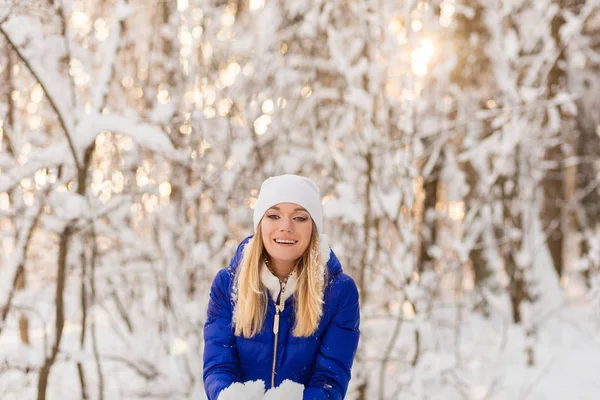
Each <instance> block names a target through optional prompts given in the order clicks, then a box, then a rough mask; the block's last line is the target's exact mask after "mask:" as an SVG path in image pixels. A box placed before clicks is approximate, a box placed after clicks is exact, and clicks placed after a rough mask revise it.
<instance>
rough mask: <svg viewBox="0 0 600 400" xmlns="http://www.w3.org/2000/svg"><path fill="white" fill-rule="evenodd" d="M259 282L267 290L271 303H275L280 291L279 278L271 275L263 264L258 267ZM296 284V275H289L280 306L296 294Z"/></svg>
mask: <svg viewBox="0 0 600 400" xmlns="http://www.w3.org/2000/svg"><path fill="white" fill-rule="evenodd" d="M260 281H261V282H262V284H263V285H265V287H266V288H267V289H268V290H269V294H270V295H271V298H272V299H273V301H277V296H279V291H280V290H281V286H280V284H279V278H278V277H276V276H275V275H273V273H272V272H271V271H270V270H269V268H267V266H266V265H265V263H264V262H263V263H262V265H261V266H260ZM297 283H298V279H297V278H296V274H291V275H290V276H289V277H288V280H287V282H286V284H285V291H284V292H283V295H282V296H281V304H282V305H284V304H285V301H286V300H287V299H289V298H290V297H291V296H292V295H293V294H294V293H295V292H296V286H297Z"/></svg>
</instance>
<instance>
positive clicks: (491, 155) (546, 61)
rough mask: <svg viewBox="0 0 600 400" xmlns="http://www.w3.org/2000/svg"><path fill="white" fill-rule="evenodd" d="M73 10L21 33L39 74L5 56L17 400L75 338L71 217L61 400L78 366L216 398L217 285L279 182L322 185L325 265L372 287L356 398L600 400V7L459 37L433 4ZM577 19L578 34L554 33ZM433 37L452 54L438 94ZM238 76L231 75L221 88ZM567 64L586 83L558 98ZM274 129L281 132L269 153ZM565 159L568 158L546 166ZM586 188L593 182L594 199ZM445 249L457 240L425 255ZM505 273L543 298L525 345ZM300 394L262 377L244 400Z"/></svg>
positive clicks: (2, 299)
mask: <svg viewBox="0 0 600 400" xmlns="http://www.w3.org/2000/svg"><path fill="white" fill-rule="evenodd" d="M26 3H27V2H26ZM59 3H61V4H62V7H64V9H63V11H64V12H65V17H66V22H67V25H66V29H65V30H63V29H62V28H63V26H62V21H61V16H60V14H59V13H57V12H56V11H57V10H58V9H56V8H53V9H49V10H42V11H43V12H42V13H41V14H40V12H39V11H40V10H39V9H37V8H35V7H33V8H32V7H29V6H27V4H25V6H23V7H21V6H17V7H13V9H12V11H11V13H12V14H11V15H10V16H9V17H8V19H7V20H6V21H5V22H2V24H1V26H0V28H1V29H2V32H3V34H5V35H7V36H8V37H9V38H10V39H11V40H12V42H13V43H14V44H15V45H16V46H17V49H18V50H19V52H20V54H22V55H23V57H25V58H26V60H27V61H28V63H29V65H30V66H31V71H32V72H33V74H32V73H30V71H29V70H28V67H27V66H26V65H25V63H23V62H21V61H19V60H18V57H17V55H16V53H15V51H14V50H11V48H10V46H11V45H10V43H8V42H7V41H4V42H3V44H6V46H8V47H7V51H3V52H0V75H1V76H2V78H5V77H8V76H10V77H11V78H10V81H7V85H4V86H5V87H4V89H6V90H9V91H11V92H12V93H9V92H7V93H5V94H6V96H5V95H2V96H0V138H1V139H0V146H2V147H1V148H0V151H1V153H0V167H1V172H0V282H2V283H1V285H0V286H1V287H0V310H3V309H4V307H5V305H6V304H7V303H8V299H9V296H12V297H11V299H12V300H11V308H10V310H9V312H8V313H7V314H6V318H4V317H2V318H4V319H3V320H2V321H0V348H1V349H3V351H2V352H0V353H2V354H1V355H0V369H1V370H2V371H1V372H2V373H1V374H0V398H2V399H9V400H11V399H22V398H35V397H37V384H38V382H37V380H38V377H39V374H38V371H39V369H40V367H41V365H42V363H43V361H44V359H45V357H46V356H47V355H48V351H49V347H50V346H51V339H52V338H53V337H55V335H56V332H55V329H56V328H55V326H56V321H55V320H54V319H55V313H56V307H55V302H56V301H55V296H56V273H57V258H58V252H59V248H58V246H59V241H58V238H59V235H60V234H61V232H62V231H63V230H64V227H65V224H67V223H70V222H73V221H74V222H75V223H74V228H75V229H74V230H73V232H72V236H71V242H70V243H69V247H68V258H67V265H68V268H67V276H66V280H65V285H66V286H65V292H64V297H65V329H64V331H63V340H62V342H61V349H60V352H59V354H58V357H57V361H56V363H55V364H54V365H53V367H52V371H51V374H50V381H49V387H48V390H47V395H48V396H47V398H48V399H65V398H67V399H68V398H81V397H82V394H81V384H80V383H79V376H78V372H77V366H76V362H81V363H82V366H83V369H84V376H85V378H86V387H87V390H88V397H89V398H90V399H98V398H100V394H99V393H98V388H99V387H101V386H102V387H103V388H104V393H103V397H104V398H107V399H109V398H110V399H113V398H114V399H132V400H135V399H141V398H155V399H174V400H179V399H192V398H193V399H200V400H202V399H205V395H204V387H203V382H202V379H201V376H202V367H203V364H202V355H203V354H202V346H203V336H202V335H203V332H202V324H203V322H204V319H205V317H206V307H207V302H208V291H209V290H210V286H211V281H212V278H213V277H214V275H215V273H216V272H217V271H218V270H219V269H221V268H223V267H225V266H226V265H227V264H228V262H229V260H230V258H231V256H232V254H233V251H235V248H236V246H237V244H238V243H239V240H241V239H242V238H243V237H245V236H246V235H248V234H251V233H252V228H251V223H250V221H251V220H250V218H251V213H252V212H251V208H250V207H249V206H250V205H251V202H252V199H253V198H255V197H256V192H255V191H256V189H257V188H258V187H259V185H260V182H262V180H263V179H264V178H265V177H266V176H270V175H275V174H278V173H283V172H287V173H290V172H293V173H300V174H306V175H309V176H311V177H313V179H315V181H317V182H318V184H319V186H320V188H321V191H322V193H323V194H324V195H325V196H326V198H325V200H326V201H324V208H325V215H326V217H327V218H326V219H327V222H326V225H325V231H326V232H327V233H328V236H329V237H328V240H325V237H324V236H323V238H322V239H323V240H322V241H321V244H322V246H326V244H327V241H329V242H330V244H331V247H332V248H333V250H334V251H335V252H336V254H337V255H338V257H339V259H340V260H341V263H342V265H343V268H344V271H345V272H346V273H348V274H349V275H351V276H353V277H354V278H355V280H357V281H358V280H359V279H362V278H364V280H363V281H361V284H362V287H361V302H362V308H361V312H362V321H361V332H362V335H361V338H360V345H359V350H358V354H357V357H356V360H355V363H354V366H353V370H352V377H353V379H352V380H351V382H350V388H349V391H348V395H347V398H348V399H357V398H358V396H359V390H363V389H364V390H365V393H364V397H365V398H367V399H391V400H398V399H403V400H413V399H424V398H428V399H433V398H438V399H444V400H452V399H468V400H483V399H488V400H504V399H507V400H511V399H529V400H531V399H550V400H553V399H563V398H568V399H570V398H575V399H577V398H580V399H593V398H595V397H597V396H596V393H598V391H599V390H600V387H599V383H598V379H597V375H598V374H597V371H598V370H599V369H600V361H598V360H600V341H599V340H598V337H600V335H599V331H600V317H599V315H598V311H597V310H598V305H599V299H600V297H599V293H600V277H599V276H598V273H597V271H595V270H594V268H596V269H597V264H598V262H599V260H600V229H599V228H598V227H595V226H588V227H579V226H572V225H576V224H572V218H573V215H572V213H574V214H576V216H577V222H578V223H580V222H582V221H583V220H591V221H593V220H594V218H592V217H593V210H590V209H589V208H590V207H589V205H585V204H583V203H582V202H581V199H582V197H583V196H590V198H592V196H595V195H596V192H595V191H594V190H595V188H596V187H597V186H598V185H597V184H598V182H597V181H598V179H597V178H598V177H599V176H600V174H599V173H598V165H597V163H596V162H595V158H594V157H592V156H593V155H594V154H595V153H594V150H593V149H594V148H595V146H596V142H595V141H593V140H591V139H593V138H595V139H596V140H597V139H598V137H600V120H599V118H598V112H597V109H598V95H597V93H598V89H599V88H600V79H598V65H599V64H600V61H599V60H600V55H599V54H598V51H597V48H596V47H594V46H595V44H594V42H593V40H592V39H593V38H594V36H593V35H594V34H595V32H596V30H597V28H598V26H599V24H600V12H598V2H597V1H592V0H586V1H582V2H581V4H580V5H581V7H579V6H578V7H566V8H565V7H564V6H563V7H561V5H560V4H558V2H553V1H551V0H539V1H532V2H523V1H518V0H510V1H503V2H498V1H494V2H490V1H484V0H473V1H470V2H469V6H465V5H461V4H458V2H455V1H444V2H443V3H444V7H443V9H444V12H450V14H451V16H450V17H448V22H449V23H448V24H447V25H445V24H442V23H440V21H439V15H437V13H438V11H440V10H441V9H440V8H438V7H432V6H431V5H430V4H429V3H431V2H429V3H428V2H422V1H417V0H410V1H406V2H404V3H402V4H401V5H398V2H390V1H379V2H375V1H372V0H364V1H359V2H349V4H346V6H344V7H339V6H338V4H336V3H334V2H324V1H317V2H309V1H291V0H290V1H280V2H273V1H267V2H264V4H263V2H262V1H256V2H251V3H252V8H251V10H250V11H248V10H242V9H240V10H234V7H233V4H234V3H235V2H233V3H232V2H229V3H228V2H212V3H211V2H201V3H202V4H200V3H199V2H189V4H187V9H186V10H185V12H181V11H179V10H177V8H176V5H175V3H174V2H163V3H164V4H163V3H161V7H160V14H161V15H160V16H161V17H168V18H164V19H163V18H156V16H157V14H156V10H157V8H156V4H154V3H153V2H150V1H136V2H134V4H132V5H129V4H127V2H125V1H116V2H104V3H102V2H89V1H88V2H81V1H68V0H66V1H63V2H59ZM101 3H102V4H103V5H102V4H101ZM109 3H110V4H109ZM213 3H214V4H213ZM57 4H58V3H57ZM441 4H442V3H441V2H440V5H441ZM163 6H164V7H163ZM446 6H447V7H446ZM0 8H1V7H0ZM448 10H450V11H448ZM46 11H48V12H46ZM476 12H477V18H475V17H476ZM0 14H1V12H0ZM167 14H168V15H167ZM557 15H562V16H564V18H565V24H564V25H563V26H562V28H561V29H560V32H559V35H558V36H559V37H558V38H554V37H553V35H552V34H553V32H552V30H551V21H552V20H553V18H554V17H555V16H557ZM3 18H4V15H2V16H0V19H3ZM411 20H415V24H414V25H413V24H411V23H410V22H411ZM416 20H418V21H420V22H421V23H422V25H421V26H419V25H418V23H417V22H416ZM81 21H84V22H83V25H82V22H81ZM224 22H227V23H226V24H224ZM121 23H124V26H125V28H126V29H124V30H121V28H122V26H121ZM102 27H105V28H108V29H109V30H110V35H108V37H105V36H103V35H101V34H102V32H101V31H102V29H100V28H102ZM413 28H414V29H413ZM417 28H419V29H417ZM105 33H108V31H106V32H105ZM183 33H185V35H184V34H183ZM65 35H66V36H65ZM157 35H158V36H157ZM101 37H102V39H101ZM424 40H430V41H431V43H432V45H433V46H432V47H433V51H432V58H431V60H430V61H429V63H428V65H427V67H428V71H429V72H428V73H427V74H425V75H417V74H416V73H415V72H414V71H413V70H412V58H413V56H414V55H415V54H416V53H415V49H416V48H418V47H419V46H420V45H421V44H422V43H423V41H424ZM5 42H6V43H5ZM67 47H68V48H67ZM284 50H285V51H284ZM200 52H202V54H201V55H200ZM559 56H560V60H559ZM9 57H10V58H9ZM68 57H71V60H69V59H68ZM557 61H559V64H556V62H557ZM234 63H237V65H239V67H240V71H239V73H238V74H237V75H235V79H232V78H231V77H227V76H226V74H224V71H227V68H228V66H231V65H234ZM555 65H557V66H559V67H560V68H562V69H563V71H564V76H563V77H562V78H561V79H560V80H559V82H558V83H557V85H556V87H555V88H554V89H553V90H552V91H549V90H548V82H547V79H548V74H549V72H550V70H551V69H552V68H553V66H555ZM75 67H77V68H75ZM8 68H12V69H10V70H9V69H8ZM77 69H82V71H80V72H81V74H82V75H83V76H84V78H85V79H83V80H80V79H76V75H77V71H75V70H77ZM8 71H10V72H11V74H8V73H7V72H8ZM6 79H8V78H6ZM2 82H3V83H5V82H4V81H2ZM38 84H41V86H42V87H43V90H44V91H45V93H44V95H42V96H38V95H37V94H36V93H37V92H39V89H37V87H38ZM161 85H162V86H161ZM161 87H168V91H169V97H170V100H169V101H167V102H166V103H165V104H163V103H164V98H163V99H162V100H163V102H161V101H159V100H161V99H159V98H157V94H158V93H159V88H161ZM307 87H310V89H311V90H310V91H307V90H306V89H304V88H307ZM140 89H142V90H143V93H141V92H139V90H140ZM188 93H190V94H191V95H192V96H190V95H188ZM209 94H210V95H209ZM554 94H555V95H554ZM140 95H141V97H140ZM9 96H10V97H9ZM73 96H75V97H74V98H73ZM9 99H11V101H9ZM190 99H191V100H190ZM208 99H210V101H208ZM49 100H52V101H53V102H54V103H55V105H56V107H52V106H51V105H50V103H49ZM267 100H269V101H271V102H272V104H273V107H269V110H268V111H264V110H262V109H261V105H262V104H264V103H265V102H266V101H267ZM208 103H210V104H208ZM219 104H229V105H231V108H230V109H229V111H227V112H225V111H222V109H223V108H222V107H221V108H220V107H219ZM207 106H210V107H212V108H211V111H212V114H209V113H207V112H206V111H207V110H206V107H207ZM215 110H216V112H215ZM9 111H10V112H12V118H11V116H9V115H8V112H9ZM223 114H225V115H223ZM262 114H267V115H268V118H269V119H270V124H269V126H268V129H267V131H266V132H264V133H263V134H262V135H257V134H256V132H253V131H252V129H251V126H252V122H253V121H255V120H256V119H257V118H261V115H262ZM208 116H210V118H209V117H208ZM264 118H266V117H264ZM264 118H263V119H264ZM60 120H62V121H64V126H63V123H61V121H60ZM182 124H185V125H186V126H189V127H191V128H192V129H191V131H189V130H181V129H180V128H181V125H182ZM583 131H585V133H586V134H587V135H583V134H582V132H583ZM102 132H112V133H115V134H114V135H112V134H111V135H108V134H102V135H101V136H99V135H100V134H101V133H102ZM594 133H595V135H594ZM589 135H591V136H592V138H590V137H589ZM9 140H10V143H11V149H12V152H10V151H8V147H7V144H8V143H9ZM69 140H72V142H73V143H74V146H75V152H76V154H75V155H76V157H75V158H77V160H75V161H77V163H78V164H79V165H77V166H81V161H82V160H83V156H84V151H86V150H87V149H89V148H90V145H92V144H94V143H96V145H97V146H95V149H94V152H93V154H92V157H91V159H90V162H91V164H90V166H89V170H88V171H84V172H87V173H88V175H87V178H88V183H89V184H88V189H87V191H86V193H85V194H84V195H78V194H76V189H77V185H76V184H74V183H76V179H75V174H76V172H77V170H76V168H75V167H76V165H75V164H76V163H75V161H74V160H73V158H74V157H73V154H72V153H71V149H70V147H69ZM586 141H588V142H586ZM557 143H560V144H561V146H560V149H561V151H563V152H564V154H563V156H564V157H563V158H561V159H559V160H552V161H551V162H548V160H546V159H545V155H546V154H547V153H548V152H547V150H548V149H549V148H550V146H554V145H556V144H557ZM581 149H584V150H586V151H587V150H589V152H588V153H586V154H584V155H583V156H582V155H581V154H579V152H580V150H581ZM146 150H150V151H146ZM13 152H14V154H13ZM259 153H260V154H259ZM368 157H371V159H370V162H369V163H367V159H368ZM590 157H591V158H590ZM549 164H556V165H559V164H562V165H567V166H568V167H569V169H568V170H565V175H568V179H566V180H565V183H566V184H567V186H569V187H570V185H571V186H575V187H576V188H575V189H569V195H570V196H571V197H569V198H568V199H566V201H565V204H567V205H568V207H567V206H565V207H566V208H565V215H564V219H565V220H569V221H570V222H569V224H567V225H565V224H563V226H560V228H561V230H562V232H563V233H565V235H566V236H567V237H568V242H567V243H566V244H565V250H566V251H565V265H564V271H565V272H564V274H563V276H562V277H559V276H557V274H556V271H555V268H554V266H553V261H552V257H551V256H550V253H549V251H548V249H547V245H546V241H547V237H548V235H550V234H551V233H552V229H548V228H547V227H546V228H543V227H542V223H541V222H540V216H541V215H542V214H543V212H544V211H543V208H542V205H543V204H544V201H545V200H546V199H545V196H546V195H547V194H545V193H544V185H543V183H544V182H543V181H542V179H543V177H544V176H545V173H546V172H547V170H546V168H547V166H548V165H549ZM582 167H585V168H588V167H589V176H590V177H591V178H592V179H590V180H589V181H588V182H585V185H584V189H582V188H581V187H579V186H578V185H580V183H579V180H580V178H581V177H582V175H581V174H580V173H579V172H581V171H580V168H582ZM59 173H60V176H58V175H59ZM97 177H99V178H97ZM50 178H52V179H50ZM96 178H97V179H96ZM434 181H435V182H437V185H438V186H437V189H438V198H436V199H435V203H436V204H435V207H434V208H430V209H424V192H423V184H424V183H430V182H434ZM368 193H369V197H367V194H368ZM102 196H104V197H102ZM513 196H514V197H513ZM590 203H594V201H591V202H590ZM451 205H452V206H454V207H456V208H454V210H455V211H456V210H457V209H458V210H459V212H455V213H450V212H449V211H448V210H450V209H451V207H450V206H451ZM463 211H464V216H463V215H462V212H463ZM38 212H40V213H41V214H40V218H39V220H37V224H36V225H35V226H34V225H33V224H34V222H35V216H37V215H38ZM507 214H508V215H507ZM588 214H590V215H591V216H588V217H587V218H579V217H580V216H582V215H588ZM515 221H516V223H514V222H515ZM555 222H556V223H558V222H561V221H555ZM562 222H564V221H562ZM367 227H368V229H367ZM32 228H33V229H32ZM433 228H435V232H436V234H437V238H436V239H435V242H433V243H428V242H424V241H427V240H430V237H431V234H430V233H431V232H433V231H434V229H433ZM29 232H31V235H29ZM424 243H425V244H426V246H425V248H424V249H423V250H424V251H425V252H426V253H427V254H429V255H430V256H431V257H433V258H434V261H433V262H432V263H431V264H430V265H423V264H422V260H421V259H420V257H421V246H422V245H423V244H424ZM581 244H586V245H587V246H588V247H589V250H588V251H587V252H584V251H583V250H582V249H583V246H581ZM479 250H480V254H479V253H475V252H477V251H479ZM567 250H568V251H567ZM323 251H324V250H323ZM580 253H581V254H580ZM474 255H478V256H479V257H477V258H475V257H474ZM507 257H512V258H514V259H515V260H516V264H517V266H518V268H519V269H518V271H517V273H518V274H519V276H521V277H523V279H524V280H525V282H526V284H527V287H528V291H529V292H530V294H531V295H532V299H531V300H525V301H523V302H522V303H521V305H520V311H521V314H522V321H521V323H519V324H515V323H514V322H513V321H512V310H511V297H510V291H509V283H510V281H511V276H510V272H509V271H508V270H507ZM475 262H477V263H479V262H480V263H481V264H482V265H479V264H476V265H474V263H475ZM20 265H23V266H24V267H25V270H26V275H25V277H26V279H25V284H24V287H23V288H21V289H18V290H17V289H15V288H13V286H14V285H13V282H14V278H15V274H16V270H17V268H18V267H19V266H20ZM590 268H591V269H590ZM422 269H424V270H422ZM476 272H480V273H482V274H483V275H484V277H479V278H477V279H475V278H474V275H475V274H476ZM588 272H589V275H590V276H589V280H587V281H586V280H585V275H584V273H588ZM588 285H589V287H588ZM13 289H14V290H13ZM82 291H83V294H84V295H85V297H84V298H85V299H86V301H87V303H86V307H87V309H86V310H85V311H86V314H85V315H86V318H87V319H86V320H85V321H82V318H83V315H84V313H83V311H84V310H83V309H82ZM2 314H3V311H2V312H0V315H2ZM24 320H26V321H28V324H29V327H28V331H27V332H28V334H29V339H30V343H29V344H28V345H25V344H23V343H22V340H21V337H20V334H21V328H20V325H19V324H20V323H22V321H24ZM83 322H85V326H86V331H85V333H86V336H85V338H84V339H85V340H84V341H85V343H84V344H83V345H82V344H81V336H80V335H81V333H82V328H83V326H84V323H83ZM396 328H397V329H396ZM386 349H389V352H388V353H387V354H386V353H384V351H387V350H386ZM97 357H98V360H99V361H98V365H99V367H100V369H101V370H100V371H98V365H97V364H96V358H97ZM100 377H102V379H103V381H102V382H100ZM302 390H303V388H302V387H301V385H299V384H294V383H293V382H289V381H288V382H284V383H283V384H282V385H281V386H280V387H278V388H275V389H272V390H270V391H268V392H266V393H265V385H264V383H263V382H247V383H239V384H236V385H234V386H232V387H231V388H230V389H229V390H228V392H225V393H224V394H223V396H222V397H223V398H225V397H227V396H229V395H231V397H232V398H249V397H250V398H252V397H255V398H257V399H275V398H285V399H288V398H289V399H293V398H301V396H302ZM228 393H229V394H228Z"/></svg>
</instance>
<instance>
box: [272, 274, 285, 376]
mask: <svg viewBox="0 0 600 400" xmlns="http://www.w3.org/2000/svg"><path fill="white" fill-rule="evenodd" d="M286 282H287V279H286V280H285V281H279V286H280V290H279V296H278V297H277V303H276V304H275V319H274V320H273V334H274V337H275V338H274V339H273V340H274V344H275V346H273V367H272V369H271V387H275V364H276V363H277V339H278V337H279V313H281V312H282V311H283V309H284V308H285V302H282V301H281V300H282V297H283V292H284V291H285V284H286Z"/></svg>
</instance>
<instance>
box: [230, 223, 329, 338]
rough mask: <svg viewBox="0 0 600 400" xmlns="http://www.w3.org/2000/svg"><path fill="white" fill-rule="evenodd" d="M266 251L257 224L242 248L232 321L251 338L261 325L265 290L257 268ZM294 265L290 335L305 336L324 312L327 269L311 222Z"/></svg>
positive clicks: (317, 236) (263, 318)
mask: <svg viewBox="0 0 600 400" xmlns="http://www.w3.org/2000/svg"><path fill="white" fill-rule="evenodd" d="M265 255H267V252H266V250H265V247H264V243H263V241H262V231H261V227H260V224H258V227H257V229H256V233H255V235H254V237H253V238H252V239H250V241H249V242H248V243H247V244H246V247H245V248H244V255H243V257H242V261H241V262H240V265H239V266H238V269H237V272H236V275H235V282H234V285H235V286H234V290H235V291H236V298H235V309H234V312H233V323H234V326H235V335H236V336H240V335H242V336H244V337H247V338H250V337H253V336H254V335H256V334H257V333H258V332H260V331H261V329H262V327H263V323H264V321H265V317H266V314H267V301H268V297H267V296H268V294H267V289H266V288H265V287H264V285H262V283H261V281H260V268H261V265H262V263H263V259H264V257H265ZM295 268H296V274H297V279H298V283H297V289H296V293H295V294H294V296H295V299H294V306H295V313H296V324H295V326H294V331H293V335H294V336H296V337H308V336H310V335H312V334H313V333H314V332H315V331H316V330H317V328H318V327H319V321H320V320H321V316H322V315H323V290H324V287H325V281H326V276H325V274H326V273H327V269H326V268H323V255H322V254H321V248H320V243H319V234H318V232H317V229H316V226H315V225H314V223H313V231H312V235H311V238H310V243H309V245H308V248H307V249H306V251H305V252H304V254H303V255H302V257H300V258H299V259H298V261H297V263H296V267H295Z"/></svg>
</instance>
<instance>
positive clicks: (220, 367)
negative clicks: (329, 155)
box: [204, 175, 359, 400]
mask: <svg viewBox="0 0 600 400" xmlns="http://www.w3.org/2000/svg"><path fill="white" fill-rule="evenodd" d="M253 219H254V232H255V234H254V236H251V237H249V238H246V239H245V240H244V241H242V243H241V244H240V245H239V246H238V249H237V251H236V254H235V256H234V257H233V258H232V260H231V263H230V265H229V267H228V268H226V269H223V270H221V271H219V273H218V274H217V276H216V277H215V280H214V282H213V285H212V288H211V293H210V302H209V305H208V318H207V320H206V324H205V325H204V341H205V346H204V387H205V390H206V393H207V395H208V398H209V400H216V399H217V398H218V397H219V394H220V393H221V392H222V391H223V390H224V389H226V388H229V389H228V390H226V391H225V392H224V393H223V396H221V399H220V400H222V399H223V398H225V397H226V396H225V393H228V392H229V393H230V392H231V388H233V387H236V386H239V387H241V385H242V384H241V383H242V382H249V381H257V380H262V381H264V383H265V386H266V388H267V389H269V388H272V387H277V386H280V385H281V383H282V382H283V381H287V380H291V381H293V382H296V383H298V384H301V385H303V386H304V390H303V395H302V399H304V400H307V399H310V400H312V399H343V398H344V396H345V395H346V390H347V388H348V382H349V381H350V369H351V366H352V361H353V359H354V354H355V352H356V347H357V345H358V337H359V302H358V291H357V288H356V285H355V284H354V281H353V280H352V278H350V277H349V276H348V275H346V274H344V273H342V267H341V265H340V262H339V261H338V259H337V258H336V256H335V254H334V253H333V251H330V249H329V247H328V246H327V245H326V243H325V236H324V235H323V234H322V229H323V209H322V206H321V198H320V194H319V189H318V187H317V186H316V185H315V184H314V182H313V181H311V180H310V179H308V178H305V177H302V176H298V175H281V176H276V177H272V178H269V179H267V180H266V181H264V182H263V184H262V186H261V188H260V193H259V196H258V199H257V201H256V205H255V208H254V218H253ZM286 383H288V382H286Z"/></svg>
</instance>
